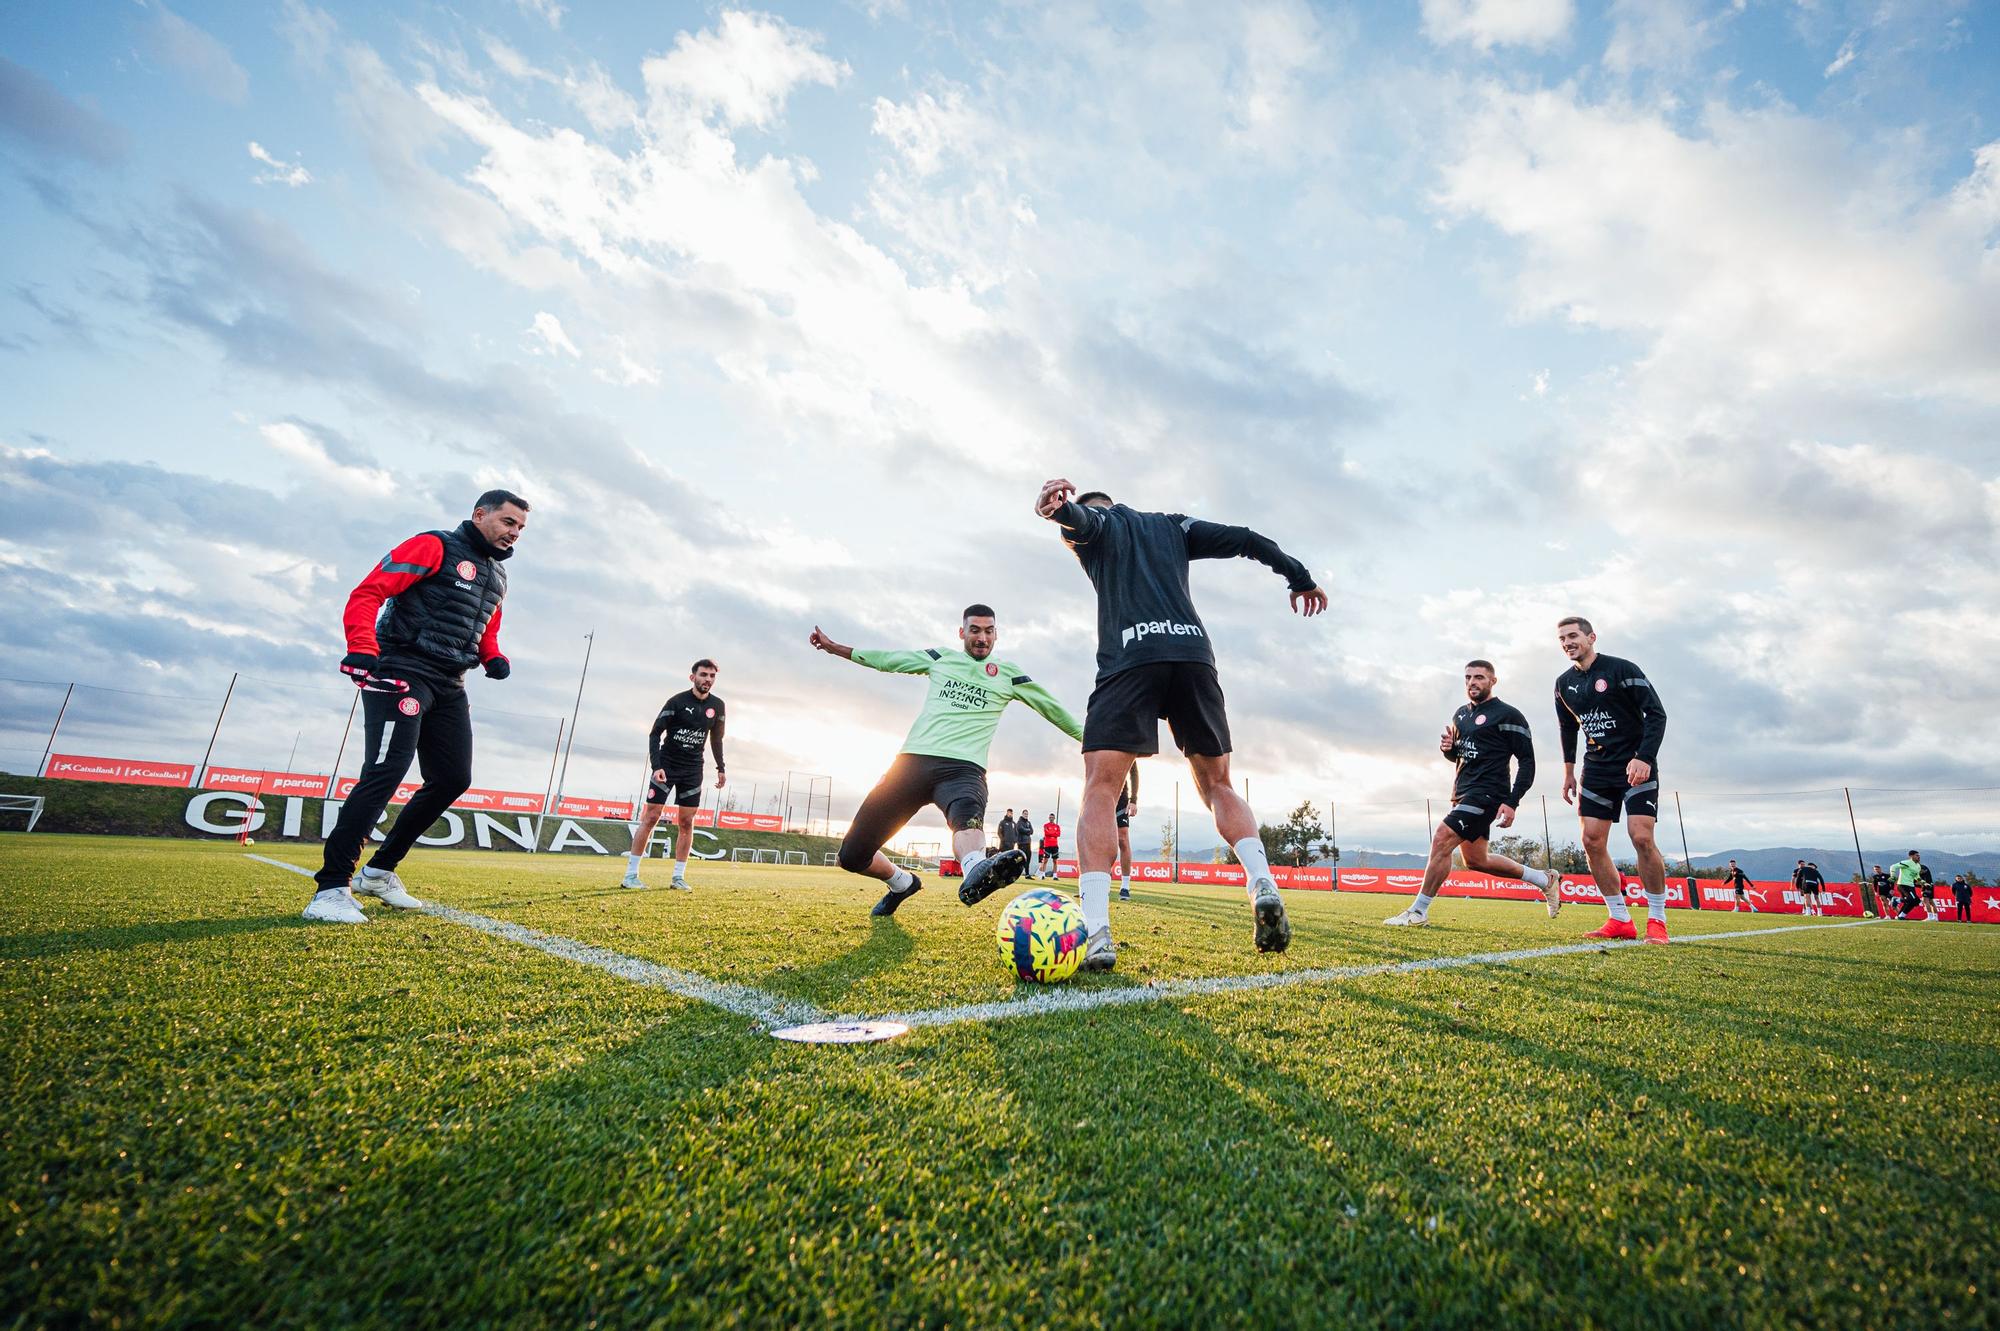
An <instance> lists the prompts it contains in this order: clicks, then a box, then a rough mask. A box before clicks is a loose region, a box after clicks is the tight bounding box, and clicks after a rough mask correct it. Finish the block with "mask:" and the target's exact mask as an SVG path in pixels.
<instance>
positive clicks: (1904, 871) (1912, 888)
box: [1889, 850, 1925, 920]
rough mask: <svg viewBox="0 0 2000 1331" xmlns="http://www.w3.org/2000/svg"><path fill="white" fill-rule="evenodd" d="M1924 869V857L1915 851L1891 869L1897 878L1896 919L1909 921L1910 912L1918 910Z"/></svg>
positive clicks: (1898, 861)
mask: <svg viewBox="0 0 2000 1331" xmlns="http://www.w3.org/2000/svg"><path fill="white" fill-rule="evenodd" d="M1924 867H1925V866H1924V857H1923V856H1922V855H1919V854H1918V853H1917V852H1916V851H1914V850H1913V851H1911V852H1910V853H1909V855H1908V856H1907V857H1906V858H1904V859H1900V860H1897V861H1896V862H1895V864H1893V865H1891V866H1890V868H1889V872H1890V873H1892V874H1894V875H1895V878H1896V918H1897V919H1899V920H1905V919H1908V918H1909V916H1910V912H1911V911H1912V910H1914V909H1915V908H1916V904H1917V884H1918V883H1920V882H1922V881H1923V877H1924Z"/></svg>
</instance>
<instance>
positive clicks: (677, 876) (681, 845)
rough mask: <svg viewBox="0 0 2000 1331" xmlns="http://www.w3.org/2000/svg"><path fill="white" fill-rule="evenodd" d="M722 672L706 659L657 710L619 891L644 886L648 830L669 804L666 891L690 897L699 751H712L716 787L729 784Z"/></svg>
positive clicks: (698, 796) (698, 800) (650, 831)
mask: <svg viewBox="0 0 2000 1331" xmlns="http://www.w3.org/2000/svg"><path fill="white" fill-rule="evenodd" d="M719 673H721V672H720V671H719V670H717V668H716V665H715V662H713V661H711V660H709V659H708V658H707V657H705V656H704V657H702V658H701V660H699V661H696V662H695V663H694V665H693V666H692V667H691V668H690V669H689V671H688V683H690V684H692V685H693V686H694V687H693V688H689V689H682V690H681V691H680V692H679V693H676V694H675V695H674V696H673V697H671V698H669V699H667V700H666V702H665V703H663V704H661V706H660V714H659V715H658V716H656V717H654V718H653V730H652V733H651V734H650V735H648V736H647V737H646V754H647V757H648V759H649V760H650V761H651V764H652V769H653V776H652V781H651V782H650V784H648V785H647V787H646V804H645V807H644V808H642V809H641V810H640V811H639V826H638V827H637V828H636V829H634V831H633V833H632V849H631V850H630V851H629V852H627V853H626V856H625V877H624V879H623V880H622V881H621V882H620V883H619V884H618V885H619V886H620V887H644V886H645V884H644V883H642V882H640V881H639V861H640V860H641V859H644V858H645V855H646V845H647V843H648V842H650V841H651V840H652V839H653V829H654V828H655V827H657V826H659V822H660V818H661V816H662V815H664V814H665V813H666V811H667V803H668V801H670V800H671V801H672V802H673V803H674V804H675V805H676V806H677V808H678V810H679V812H678V813H677V815H676V817H675V822H676V823H677V824H678V825H677V826H676V827H675V829H674V876H673V881H672V882H670V883H668V884H667V886H669V887H671V888H673V889H675V890H676V891H680V892H692V891H694V889H693V888H691V887H689V886H688V880H687V867H688V852H689V851H690V850H691V849H692V848H693V846H694V814H695V810H696V809H698V808H700V807H701V783H702V776H703V773H702V765H703V750H704V749H705V748H709V749H713V750H714V751H715V788H716V789H717V790H721V789H722V788H723V787H724V786H726V785H728V784H729V771H728V769H727V767H725V766H724V764H723V760H722V734H723V730H724V728H725V725H726V723H727V721H728V716H727V715H726V709H725V708H724V707H723V705H722V699H721V698H719V697H717V696H716V695H715V691H714V690H715V677H716V675H718V674H719Z"/></svg>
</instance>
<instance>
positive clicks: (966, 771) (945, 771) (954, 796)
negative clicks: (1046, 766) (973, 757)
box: [846, 753, 986, 853]
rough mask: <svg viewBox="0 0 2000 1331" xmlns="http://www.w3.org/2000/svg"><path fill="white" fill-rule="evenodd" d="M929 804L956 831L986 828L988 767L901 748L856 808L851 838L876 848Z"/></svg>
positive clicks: (850, 827) (872, 848)
mask: <svg viewBox="0 0 2000 1331" xmlns="http://www.w3.org/2000/svg"><path fill="white" fill-rule="evenodd" d="M926 804H935V805H936V806H937V807H938V810H939V812H941V813H943V814H944V821H945V825H946V826H947V827H949V828H950V829H951V830H952V831H954V832H963V831H966V830H968V829H971V828H983V827H985V826H986V769H985V768H983V767H981V766H980V765H979V764H977V763H969V762H966V761H965V760H964V759H962V758H933V757H931V756H929V755H928V754H919V753H899V754H897V755H896V761H895V762H893V763H890V764H889V770H888V771H887V772H884V773H883V774H882V779H881V780H880V781H877V782H876V783H875V789H873V790H871V791H869V792H868V798H866V799H864V800H862V801H861V807H860V808H859V809H857V810H855V812H854V821H853V822H852V823H851V824H849V825H848V829H847V838H846V839H847V840H848V841H849V842H851V843H853V844H854V845H856V846H858V847H860V848H862V849H864V850H867V851H869V852H871V853H872V852H873V851H877V850H880V849H881V848H882V847H883V846H885V845H887V844H888V842H889V838H891V837H893V836H895V835H896V833H898V832H900V831H902V830H903V824H905V823H907V822H909V821H910V819H912V818H914V817H916V816H917V814H918V813H920V812H921V811H922V810H923V807H924V806H925V805H926Z"/></svg>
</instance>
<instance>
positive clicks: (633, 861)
mask: <svg viewBox="0 0 2000 1331" xmlns="http://www.w3.org/2000/svg"><path fill="white" fill-rule="evenodd" d="M625 872H626V873H629V874H631V875H632V876H633V877H634V878H636V877H638V876H639V857H638V856H637V855H634V854H632V853H631V852H630V851H627V852H626V854H625Z"/></svg>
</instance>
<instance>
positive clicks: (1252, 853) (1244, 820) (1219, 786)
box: [1111, 753, 1292, 952]
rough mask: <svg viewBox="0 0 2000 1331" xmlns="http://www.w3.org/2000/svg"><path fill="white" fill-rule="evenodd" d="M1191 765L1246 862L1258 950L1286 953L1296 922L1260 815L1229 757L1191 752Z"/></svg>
mask: <svg viewBox="0 0 2000 1331" xmlns="http://www.w3.org/2000/svg"><path fill="white" fill-rule="evenodd" d="M1188 766H1189V767H1190V768H1192V769H1193V770H1194V786H1195V791H1196V793H1198V794H1199V795H1200V796H1201V802H1202V803H1203V804H1205V805H1207V806H1208V808H1209V811H1210V812H1211V813H1213V814H1214V815H1215V830H1216V831H1218V832H1220V833H1222V839H1223V840H1225V841H1227V842H1228V843H1229V845H1230V848H1231V849H1232V850H1234V851H1235V852H1236V861H1237V863H1239V864H1241V865H1242V866H1243V871H1244V879H1245V882H1244V890H1245V891H1246V892H1247V893H1248V895H1249V897H1250V907H1251V911H1252V913H1253V914H1254V915H1255V917H1256V921H1257V932H1256V940H1257V950H1258V951H1259V952H1283V951H1284V950H1285V949H1286V948H1288V947H1290V946H1291V945H1292V925H1291V921H1290V920H1288V919H1286V918H1285V903H1284V900H1283V899H1282V898H1281V897H1279V895H1278V881H1277V879H1275V878H1273V877H1272V876H1271V862H1270V861H1269V860H1268V859H1267V858H1265V855H1264V842H1263V839H1262V838H1260V837H1259V836H1258V835H1257V815H1256V814H1255V813H1253V812H1252V811H1251V809H1250V802H1249V801H1248V800H1246V799H1244V798H1243V797H1242V796H1241V795H1239V794H1237V793H1236V788H1235V786H1233V785H1232V784H1231V783H1230V780H1229V755H1228V754H1226V753H1225V754H1221V755H1219V756H1216V757H1208V756H1206V755H1202V754H1192V753H1191V754H1189V755H1188ZM1111 798H1112V802H1113V803H1114V804H1115V803H1116V802H1117V798H1118V793H1117V792H1116V791H1113V792H1112V794H1111Z"/></svg>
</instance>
